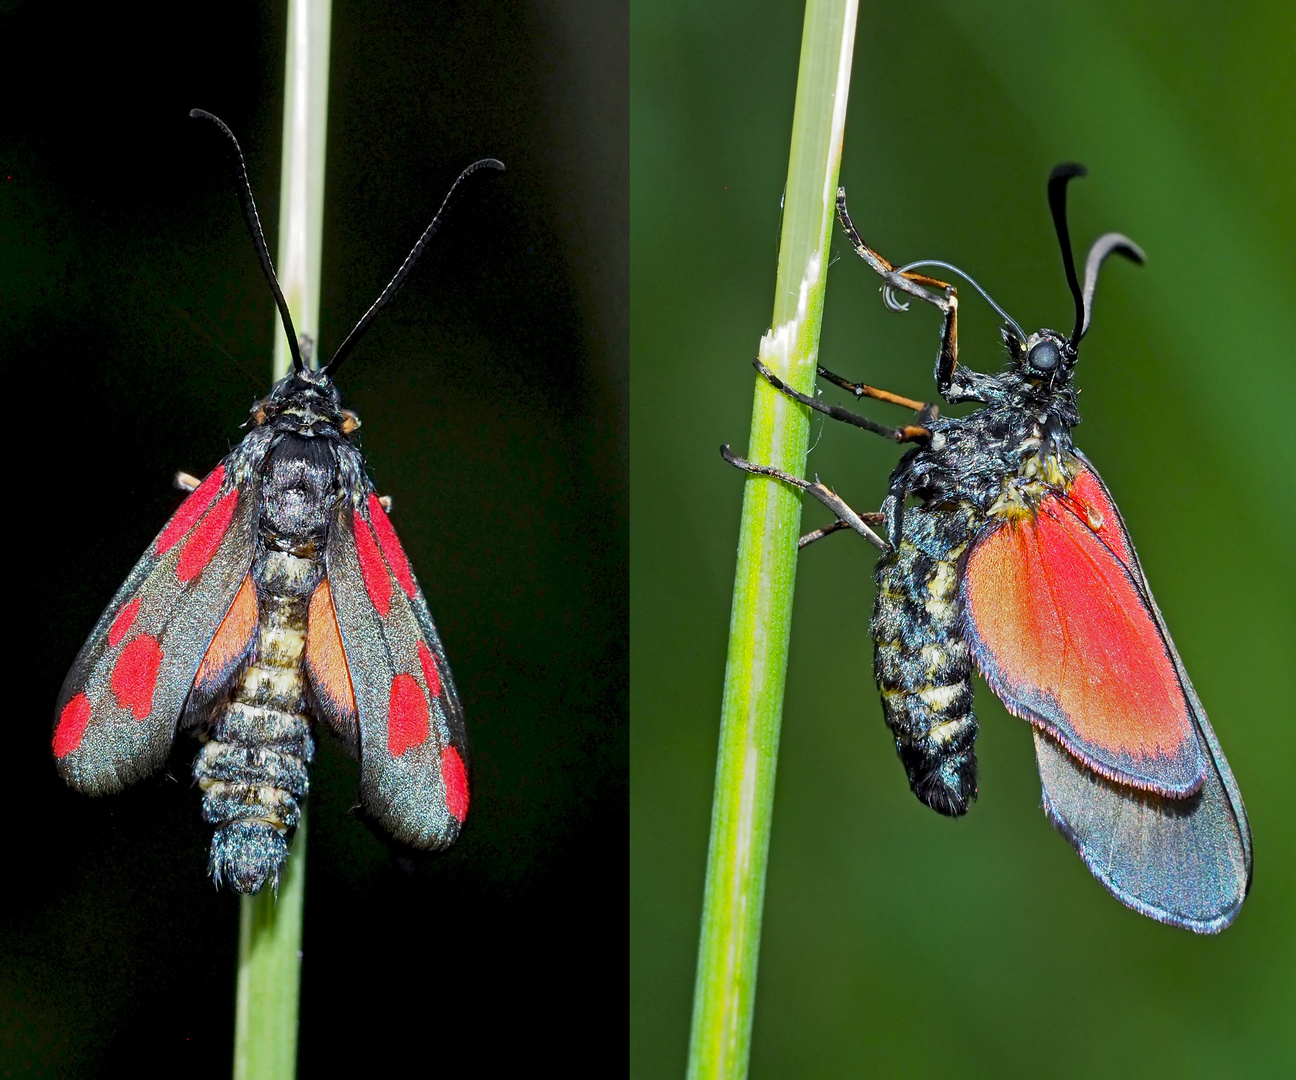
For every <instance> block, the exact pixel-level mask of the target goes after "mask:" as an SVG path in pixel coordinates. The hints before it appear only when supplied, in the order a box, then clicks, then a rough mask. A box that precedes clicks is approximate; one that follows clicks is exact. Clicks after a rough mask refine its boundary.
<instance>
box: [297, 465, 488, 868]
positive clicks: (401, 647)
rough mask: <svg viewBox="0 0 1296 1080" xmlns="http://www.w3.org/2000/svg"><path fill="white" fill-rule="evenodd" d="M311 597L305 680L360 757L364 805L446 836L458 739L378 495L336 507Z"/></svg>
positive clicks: (458, 773) (385, 817)
mask: <svg viewBox="0 0 1296 1080" xmlns="http://www.w3.org/2000/svg"><path fill="white" fill-rule="evenodd" d="M324 563H325V571H326V578H325V580H324V581H323V582H322V583H321V584H320V585H319V587H318V588H317V590H316V593H315V596H314V597H313V598H312V601H311V605H310V612H309V617H308V625H307V634H306V677H307V684H308V689H309V692H310V693H311V696H312V699H313V700H314V701H315V703H316V704H317V706H318V707H319V711H320V713H321V715H322V716H323V717H324V718H325V719H326V720H327V721H328V722H329V724H330V725H331V726H332V727H333V729H334V730H335V731H336V732H337V733H338V734H339V736H341V738H342V739H343V740H344V741H346V742H347V743H348V744H349V745H351V746H352V747H353V748H354V749H355V750H356V752H357V755H358V757H359V759H360V795H361V801H362V802H363V804H364V806H365V809H366V810H367V811H368V812H369V813H370V814H372V815H373V817H374V818H375V819H377V821H378V822H379V823H380V824H382V826H383V827H384V828H385V829H386V830H387V831H388V832H390V833H391V834H392V835H393V836H395V837H396V838H397V839H399V840H402V841H404V842H406V843H408V844H412V845H413V846H415V847H420V848H430V849H435V848H442V847H445V846H447V845H448V844H450V843H452V842H453V841H454V839H455V837H456V836H458V834H459V828H460V826H461V824H462V823H463V820H464V817H465V816H466V814H467V812H468V776H467V764H468V754H467V737H466V732H465V728H464V721H463V710H462V709H461V707H460V704H459V697H458V694H457V693H456V691H455V687H454V682H453V680H452V678H451V675H450V667H449V664H448V663H447V662H446V656H445V650H444V649H443V648H442V646H441V639H440V638H439V637H438V635H437V632H436V627H435V626H434V625H433V623H432V617H431V615H429V613H428V609H427V603H426V602H425V601H424V599H423V592H422V590H421V589H420V588H419V585H418V582H417V581H416V580H415V578H414V575H413V572H412V571H411V569H410V565H409V560H408V559H407V558H406V557H405V552H404V551H403V550H402V548H401V545H400V541H399V540H398V539H397V538H396V533H395V530H394V529H392V526H391V523H390V521H389V520H388V518H387V514H386V512H385V511H384V510H383V508H382V506H381V504H380V503H379V502H378V498H377V496H376V495H375V494H374V493H373V492H372V491H368V492H367V497H366V498H365V500H364V502H363V504H362V505H361V507H360V508H358V509H356V508H354V507H353V506H352V505H351V504H350V503H349V502H348V503H347V504H346V505H345V506H344V507H343V509H342V511H341V512H340V513H339V515H338V518H337V520H336V522H335V525H334V527H333V529H332V530H331V532H330V536H329V540H328V545H327V548H326V550H325V554H324Z"/></svg>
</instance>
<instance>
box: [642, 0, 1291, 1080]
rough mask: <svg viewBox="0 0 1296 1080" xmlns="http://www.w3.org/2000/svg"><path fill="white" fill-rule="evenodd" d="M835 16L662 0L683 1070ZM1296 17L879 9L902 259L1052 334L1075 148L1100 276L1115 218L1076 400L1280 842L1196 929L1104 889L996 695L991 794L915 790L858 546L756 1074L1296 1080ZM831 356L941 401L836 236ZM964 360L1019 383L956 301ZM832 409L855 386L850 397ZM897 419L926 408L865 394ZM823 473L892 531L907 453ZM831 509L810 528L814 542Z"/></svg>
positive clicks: (802, 701) (645, 249)
mask: <svg viewBox="0 0 1296 1080" xmlns="http://www.w3.org/2000/svg"><path fill="white" fill-rule="evenodd" d="M803 11H804V5H803V4H802V3H800V2H787V0H713V2H711V3H706V4H701V3H685V2H682V0H659V2H656V3H646V2H645V3H636V4H634V5H633V6H632V9H631V39H632V41H633V54H632V62H631V123H632V129H631V130H632V139H631V172H630V189H631V208H632V215H631V248H632V256H633V257H632V262H631V296H632V303H631V327H632V340H633V351H632V356H631V379H632V381H631V388H632V389H631V392H632V397H633V401H634V409H633V415H632V427H631V433H632V440H631V444H632V451H633V454H632V464H631V468H632V475H633V483H634V505H633V513H632V518H631V568H632V569H631V582H632V591H631V611H632V621H633V627H634V636H633V647H632V656H631V672H632V686H633V693H632V701H631V715H632V717H633V722H632V737H631V762H632V787H631V800H632V801H631V1008H630V1014H631V1056H630V1061H631V1068H630V1073H631V1075H632V1076H633V1077H636V1078H638V1080H649V1078H658V1077H660V1078H668V1077H669V1078H674V1077H679V1076H681V1075H682V1074H683V1069H684V1060H685V1053H686V1048H687V1040H688V1025H689V1012H690V1007H691V1001H692V991H693V974H694V962H695V959H696V951H697V938H698V918H699V914H700V910H701V899H702V881H703V873H704V869H705V858H706V845H707V830H708V823H709V816H710V807H711V791H712V783H713V779H714V770H715V753H716V738H717V730H718V725H719V717H720V693H721V686H722V680H723V673H724V658H725V646H726V640H727V633H728V624H729V611H730V602H731V597H732V590H733V573H734V553H735V547H736V543H737V536H738V519H739V509H740V504H741V500H742V479H741V477H740V476H738V475H737V474H736V473H735V472H734V471H733V470H732V469H730V468H728V467H727V466H725V465H724V463H723V462H722V461H721V460H720V457H719V454H718V453H717V448H718V447H719V445H720V443H721V442H730V443H732V444H733V445H734V447H735V449H737V450H739V451H741V450H742V449H743V448H744V447H745V446H746V445H747V436H748V431H749V426H750V417H751V409H752V388H753V383H754V375H753V372H752V370H751V367H750V361H751V358H752V356H754V355H755V353H756V346H757V343H758V341H759V339H760V335H761V333H762V332H763V331H764V330H765V329H766V328H767V327H768V326H769V320H770V315H771V305H772V298H773V289H774V276H775V267H776V260H777V252H778V239H779V237H778V228H779V197H780V195H781V194H782V191H783V184H784V180H785V177H786V172H787V160H788V143H789V137H790V133H791V126H792V108H793V100H794V93H795V85H796V69H797V57H798V50H799V46H800V39H801V20H802V15H803ZM1294 42H1296V8H1293V6H1292V5H1290V4H1285V3H1277V2H1268V0H1241V2H1238V3H1230V4H1218V3H1213V2H1206V0H1185V2H1180V3H1174V4H1167V3H1153V2H1149V3H1135V2H1131V0H1086V2H1084V3H1074V2H1066V3H1061V2H1038V0H1032V2H1027V0H948V2H944V3H934V2H928V0H919V2H913V3H892V4H886V3H881V4H879V3H863V4H861V5H860V17H859V31H858V34H857V40H856V49H855V60H854V66H853V75H852V86H851V99H850V108H849V113H848V116H847V121H846V142H845V150H844V155H843V159H842V166H841V178H842V183H843V184H845V185H846V188H847V190H848V192H849V193H850V200H851V210H852V213H853V215H854V218H855V222H856V224H857V225H858V226H859V227H860V229H861V230H862V232H863V235H864V236H865V237H866V238H867V239H868V240H869V242H870V243H871V244H873V245H875V246H876V247H877V249H878V250H879V251H880V252H881V253H882V254H884V255H885V256H887V257H888V258H890V259H897V260H903V261H908V260H912V259H920V258H939V259H945V260H948V261H950V262H952V263H954V264H955V265H957V266H960V267H962V268H963V269H965V270H967V271H968V272H969V273H970V274H972V275H973V276H974V277H976V278H977V280H978V281H980V282H981V284H982V285H984V286H985V287H986V288H987V289H988V290H989V292H990V293H991V295H993V296H994V297H995V299H996V300H997V301H998V302H999V303H1000V304H1002V305H1003V306H1004V308H1005V309H1006V310H1007V311H1008V312H1010V313H1011V314H1012V315H1013V317H1014V318H1015V319H1017V321H1018V322H1020V323H1021V324H1022V326H1023V327H1024V328H1025V329H1026V330H1027V331H1028V332H1029V331H1032V330H1035V329H1037V328H1038V327H1040V326H1042V325H1052V326H1058V325H1059V324H1060V325H1061V326H1062V327H1063V329H1069V328H1070V325H1071V319H1072V311H1073V308H1072V302H1071V298H1070V295H1069V294H1068V292H1067V287H1066V281H1065V279H1064V277H1063V273H1062V265H1061V259H1060V257H1059V255H1058V249H1057V242H1056V240H1055V238H1054V235H1053V227H1052V224H1051V222H1050V220H1049V214H1048V209H1047V203H1046V200H1045V190H1044V185H1045V178H1046V177H1047V175H1048V171H1049V169H1050V168H1051V167H1052V166H1053V165H1055V164H1056V163H1058V162H1060V161H1067V160H1078V161H1082V162H1084V163H1085V164H1086V165H1088V166H1089V169H1090V176H1089V177H1088V178H1087V179H1084V180H1079V181H1076V182H1075V183H1073V184H1072V185H1071V188H1070V193H1069V199H1070V203H1071V229H1072V235H1073V237H1074V239H1075V246H1076V249H1077V251H1079V252H1083V251H1085V250H1086V249H1087V247H1088V245H1089V243H1090V242H1091V241H1092V240H1093V239H1094V238H1095V237H1096V236H1098V234H1100V233H1102V232H1105V231H1107V230H1112V229H1114V230H1119V231H1121V232H1124V233H1127V234H1128V235H1130V236H1132V237H1133V238H1134V239H1135V240H1136V241H1138V243H1139V244H1140V245H1142V247H1143V248H1144V249H1145V250H1146V252H1147V255H1148V262H1147V265H1146V266H1144V267H1142V268H1136V267H1133V266H1131V265H1129V264H1128V263H1125V262H1122V261H1117V260H1113V261H1112V262H1111V263H1110V264H1109V265H1108V266H1107V267H1106V268H1105V269H1104V271H1103V275H1102V280H1101V282H1100V283H1099V286H1098V293H1097V303H1096V311H1095V315H1094V322H1093V327H1092V330H1091V331H1090V333H1089V335H1088V337H1087V338H1086V339H1085V343H1084V348H1083V350H1082V352H1081V359H1080V364H1079V367H1078V368H1077V371H1076V385H1077V386H1078V387H1079V388H1080V389H1081V395H1080V407H1081V410H1082V412H1083V414H1084V423H1083V424H1082V425H1081V426H1080V427H1079V428H1078V429H1077V430H1076V441H1077V444H1078V445H1079V446H1080V447H1081V448H1082V449H1083V450H1084V451H1085V452H1086V453H1087V454H1088V455H1089V456H1090V458H1091V459H1092V460H1093V462H1094V463H1095V464H1096V466H1097V467H1098V468H1099V469H1100V470H1101V472H1102V474H1103V476H1104V478H1105V479H1106V480H1107V482H1108V484H1109V485H1110V487H1111V490H1112V492H1113V493H1114V495H1115V497H1116V499H1117V501H1118V502H1119V505H1120V508H1121V512H1122V514H1123V515H1124V517H1125V520H1126V521H1127V523H1128V525H1129V528H1130V532H1131V533H1132V535H1133V538H1134V541H1135V543H1136V544H1137V545H1138V548H1139V553H1140V556H1141V558H1142V561H1143V565H1144V566H1145V567H1146V569H1147V573H1148V576H1149V578H1150V580H1151V582H1152V586H1153V588H1154V589H1155V592H1156V598H1157V601H1158V603H1159V604H1160V606H1161V609H1162V611H1163V612H1164V614H1165V616H1166V619H1167V621H1168V623H1169V626H1170V628H1171V630H1172V632H1173V634H1174V638H1175V642H1176V644H1177V645H1178V648H1179V651H1180V653H1181V654H1182V656H1183V659H1184V662H1185V664H1186V665H1187V669H1188V671H1189V672H1190V673H1191V675H1192V679H1193V681H1194V683H1195V685H1196V688H1197V690H1198V692H1199V693H1200V695H1201V698H1202V700H1203V701H1204V702H1205V705H1206V709H1207V711H1208V713H1209V715H1210V717H1211V720H1212V722H1213V723H1214V727H1215V730H1216V732H1217V733H1218V734H1219V738H1220V741H1221V743H1222V744H1223V747H1224V750H1225V751H1226V753H1227V755H1228V759H1229V761H1230V762H1231V764H1232V766H1233V769H1234V771H1235V772H1236V774H1237V779H1238V783H1239V784H1240V786H1241V790H1242V794H1243V797H1244V798H1245V800H1246V805H1247V809H1248V811H1249V814H1250V818H1251V824H1252V827H1253V829H1254V834H1255V884H1254V887H1253V889H1252V892H1251V896H1250V898H1249V899H1248V900H1247V902H1246V905H1245V906H1244V907H1243V909H1242V912H1241V914H1240V915H1239V916H1238V919H1237V922H1236V923H1235V924H1234V925H1233V926H1232V927H1231V928H1230V929H1229V930H1227V931H1226V932H1225V933H1223V934H1222V935H1220V936H1219V937H1214V938H1201V937H1195V936H1193V935H1191V934H1188V933H1185V932H1184V931H1181V930H1175V929H1172V928H1170V927H1166V926H1161V925H1158V924H1156V923H1154V922H1152V921H1150V920H1148V919H1146V918H1143V917H1142V916H1139V915H1137V914H1135V913H1134V912H1132V911H1129V910H1128V909H1126V908H1124V907H1122V906H1121V905H1120V904H1119V903H1117V902H1116V901H1115V900H1113V899H1112V898H1111V897H1110V896H1108V895H1107V893H1106V892H1104V891H1103V889H1102V888H1101V886H1099V885H1098V884H1097V883H1096V882H1095V881H1094V879H1093V878H1092V876H1091V875H1090V874H1089V873H1088V872H1087V871H1086V870H1085V868H1084V865H1083V864H1082V863H1081V862H1080V860H1079V858H1077V857H1076V855H1075V853H1074V852H1073V851H1072V850H1071V848H1070V847H1069V846H1068V844H1067V843H1066V842H1065V841H1064V840H1063V839H1062V838H1061V837H1060V836H1058V835H1057V834H1056V833H1055V832H1054V830H1053V829H1052V828H1051V827H1050V826H1049V824H1048V822H1047V821H1046V820H1045V818H1044V815H1043V814H1042V813H1041V812H1040V809H1039V803H1040V787H1039V778H1038V775H1037V772H1036V768H1035V761H1034V754H1033V752H1032V749H1031V739H1030V735H1029V733H1028V731H1027V728H1026V725H1025V724H1023V723H1022V722H1021V721H1019V720H1016V719H1014V718H1012V717H1011V716H1008V715H1007V714H1006V713H1005V712H1004V710H1003V708H1002V707H1001V706H1000V705H999V703H998V701H997V700H996V699H995V698H994V696H993V695H992V694H991V693H989V691H988V690H987V689H986V687H985V685H984V684H983V683H978V684H977V687H976V711H977V716H978V718H979V719H980V722H981V736H980V739H979V740H978V743H977V749H978V755H979V757H980V763H981V777H980V781H981V782H980V798H979V800H978V801H977V803H976V804H975V806H973V808H972V810H971V812H970V813H969V814H968V815H967V817H966V818H964V819H962V820H959V821H950V820H946V819H942V818H940V817H939V816H938V815H936V814H934V813H932V812H931V811H930V810H928V809H927V808H925V807H923V806H922V805H920V804H919V803H918V801H917V800H916V799H915V798H914V797H913V795H912V794H911V793H910V792H909V787H908V784H906V783H905V779H904V775H903V770H902V769H901V766H900V764H899V762H898V761H897V760H896V756H895V751H894V749H893V747H892V744H891V739H890V737H889V735H888V733H887V731H886V729H885V727H884V726H883V722H882V717H881V709H880V706H879V703H878V695H877V690H876V689H875V687H874V683H873V671H872V643H871V642H870V641H869V638H868V618H869V612H870V610H871V608H872V604H873V594H874V587H873V583H872V573H873V566H874V562H875V558H876V552H875V551H873V550H872V549H871V548H870V547H869V546H868V545H866V544H864V543H863V542H862V541H858V540H856V539H855V538H853V537H852V536H851V535H850V534H848V533H847V534H843V535H841V536H834V537H831V538H829V539H827V540H824V541H823V542H822V543H821V544H816V545H815V546H814V547H812V548H810V549H808V550H807V551H806V552H804V553H803V554H802V556H801V558H800V565H799V568H798V573H797V584H796V601H795V610H794V617H793V623H792V639H791V656H790V667H789V672H788V680H787V698H786V702H785V706H784V711H783V733H782V745H781V749H780V754H779V763H778V783H777V790H776V795H775V801H774V818H773V832H772V840H771V854H770V867H769V877H768V883H767V891H766V908H765V922H764V927H763V935H762V949H761V958H760V978H759V987H758V992H757V999H756V1012H755V1029H754V1034H753V1042H752V1069H751V1072H752V1076H753V1077H756V1078H762V1080H769V1078H773V1077H786V1078H789V1080H811V1078H820V1077H824V1078H837V1077H853V1076H913V1077H929V1076H930V1077H940V1078H941V1080H949V1078H953V1077H972V1076H993V1077H1030V1078H1036V1077H1087V1076H1104V1077H1114V1076H1130V1077H1135V1076H1138V1077H1147V1076H1175V1077H1190V1076H1193V1077H1195V1076H1200V1077H1220V1076H1247V1077H1273V1076H1292V1075H1296V1024H1293V1023H1292V1018H1293V1017H1294V1016H1296V919H1293V914H1294V913H1296V811H1294V810H1293V761H1296V706H1294V705H1293V695H1292V677H1293V666H1294V661H1296V616H1294V615H1293V612H1294V611H1296V579H1294V578H1293V573H1292V560H1293V555H1294V554H1296V544H1294V542H1293V535H1294V532H1293V527H1294V526H1296V516H1294V512H1293V506H1294V505H1296V501H1294V497H1296V442H1294V441H1293V439H1292V435H1291V430H1290V428H1291V425H1292V423H1293V416H1296V345H1294V339H1293V321H1294V316H1296V269H1294V267H1296V263H1294V262H1293V258H1292V253H1293V252H1294V251H1296V211H1294V210H1293V206H1294V205H1296V200H1294V199H1293V196H1294V195H1296V123H1294V122H1293V103H1294V102H1296V65H1293V63H1292V56H1293V43H1294ZM833 249H834V256H835V257H836V258H837V259H838V261H837V262H836V263H835V264H834V265H833V266H832V269H831V272H830V273H829V276H828V292H827V299H826V301H825V315H824V327H823V337H822V342H821V353H820V356H821V359H822V362H823V363H824V364H825V365H826V366H828V367H829V368H831V369H833V370H835V371H839V372H841V373H843V374H845V375H848V376H852V377H854V378H861V379H865V380H867V381H869V382H870V383H873V384H875V385H878V386H882V387H885V388H887V389H889V390H893V391H896V392H898V393H902V394H905V395H908V396H910V397H922V398H926V397H928V396H929V395H931V394H932V393H933V384H932V361H933V360H934V358H935V353H936V348H937V334H938V330H939V318H938V316H937V315H936V313H935V312H933V311H931V310H930V309H923V306H922V305H917V304H915V305H914V310H911V311H909V312H908V313H906V314H904V315H897V314H894V313H892V312H889V311H887V310H886V309H885V308H884V307H883V305H882V301H881V298H880V297H879V295H878V284H879V282H878V280H877V278H876V276H875V275H874V274H873V273H872V272H871V271H870V270H869V269H868V268H867V266H865V265H864V263H863V262H862V261H861V260H860V259H858V258H856V257H855V255H854V254H853V253H852V251H851V250H850V248H849V247H848V246H847V245H846V244H845V243H844V242H843V239H842V236H841V233H840V231H837V232H836V233H835V235H834V240H833ZM960 297H961V299H962V304H961V305H960V307H959V322H960V335H959V343H960V357H961V359H963V360H964V361H965V362H966V363H967V364H968V365H969V366H971V367H973V368H976V369H978V370H982V371H996V370H1000V369H1001V367H1002V364H1003V360H1002V352H1001V349H1000V347H999V345H998V337H997V333H996V322H995V319H994V317H993V314H992V313H991V312H990V310H989V308H988V307H987V306H986V305H985V304H984V303H982V302H981V301H980V300H979V299H978V298H977V297H976V296H975V295H974V294H973V292H972V291H971V290H970V289H969V288H962V289H961V290H960ZM825 396H827V397H829V398H830V399H831V400H834V401H841V400H842V398H841V396H840V395H831V394H826V395H825ZM864 411H866V412H867V413H869V415H872V416H875V417H876V418H878V419H880V420H882V421H883V422H887V423H895V422H898V421H899V420H900V419H901V417H902V415H903V414H902V413H900V412H899V410H896V409H893V408H890V407H888V406H886V405H882V404H878V403H873V404H872V405H871V406H870V407H869V408H867V409H865V410H864ZM811 444H812V445H813V446H814V449H813V451H812V452H811V454H810V459H809V466H808V471H809V472H810V473H818V474H819V476H820V477H821V478H822V479H823V480H824V482H825V483H828V484H831V485H833V486H834V487H835V488H836V489H837V490H838V491H839V492H840V493H841V494H842V495H843V496H844V497H845V498H846V499H848V500H849V501H850V502H851V503H852V504H853V505H854V506H855V507H856V508H858V509H860V510H870V509H876V508H877V506H878V505H879V504H880V503H881V500H882V498H883V496H884V494H885V491H886V481H887V476H888V474H889V473H890V471H891V469H892V467H893V466H894V464H895V461H896V459H897V457H898V451H897V449H896V447H895V446H893V445H888V444H887V443H886V442H884V441H883V440H881V439H878V438H876V437H875V436H872V435H869V434H867V433H865V432H860V431H854V430H851V429H850V428H847V427H845V426H844V425H840V424H832V423H828V424H826V425H824V424H821V423H820V422H819V421H818V420H816V421H815V423H814V425H813V426H812V429H811ZM826 521H827V513H826V511H824V510H823V509H822V508H820V507H818V506H817V504H813V503H808V505H807V508H806V510H805V516H804V522H805V524H806V526H807V528H809V527H811V526H817V525H822V524H824V523H825V522H826Z"/></svg>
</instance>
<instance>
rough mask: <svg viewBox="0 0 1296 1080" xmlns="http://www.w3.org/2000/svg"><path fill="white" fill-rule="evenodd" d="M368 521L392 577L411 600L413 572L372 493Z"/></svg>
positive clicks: (384, 513) (388, 521)
mask: <svg viewBox="0 0 1296 1080" xmlns="http://www.w3.org/2000/svg"><path fill="white" fill-rule="evenodd" d="M369 520H370V521H371V522H372V523H373V531H374V535H375V536H377V537H378V546H379V547H381V548H382V553H383V554H384V555H386V556H387V565H388V566H390V567H391V572H392V575H393V576H394V577H395V578H396V580H397V581H399V582H400V587H401V588H402V589H404V590H405V595H406V596H408V597H409V598H410V599H411V600H412V599H413V598H414V572H413V571H412V570H410V564H409V559H407V558H406V557H405V549H404V548H403V547H401V542H400V540H399V539H398V538H397V536H396V530H395V529H393V528H392V523H391V519H390V518H388V516H387V511H386V510H384V509H383V508H382V503H380V502H379V501H378V496H377V495H375V494H373V493H372V492H370V494H369Z"/></svg>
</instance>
